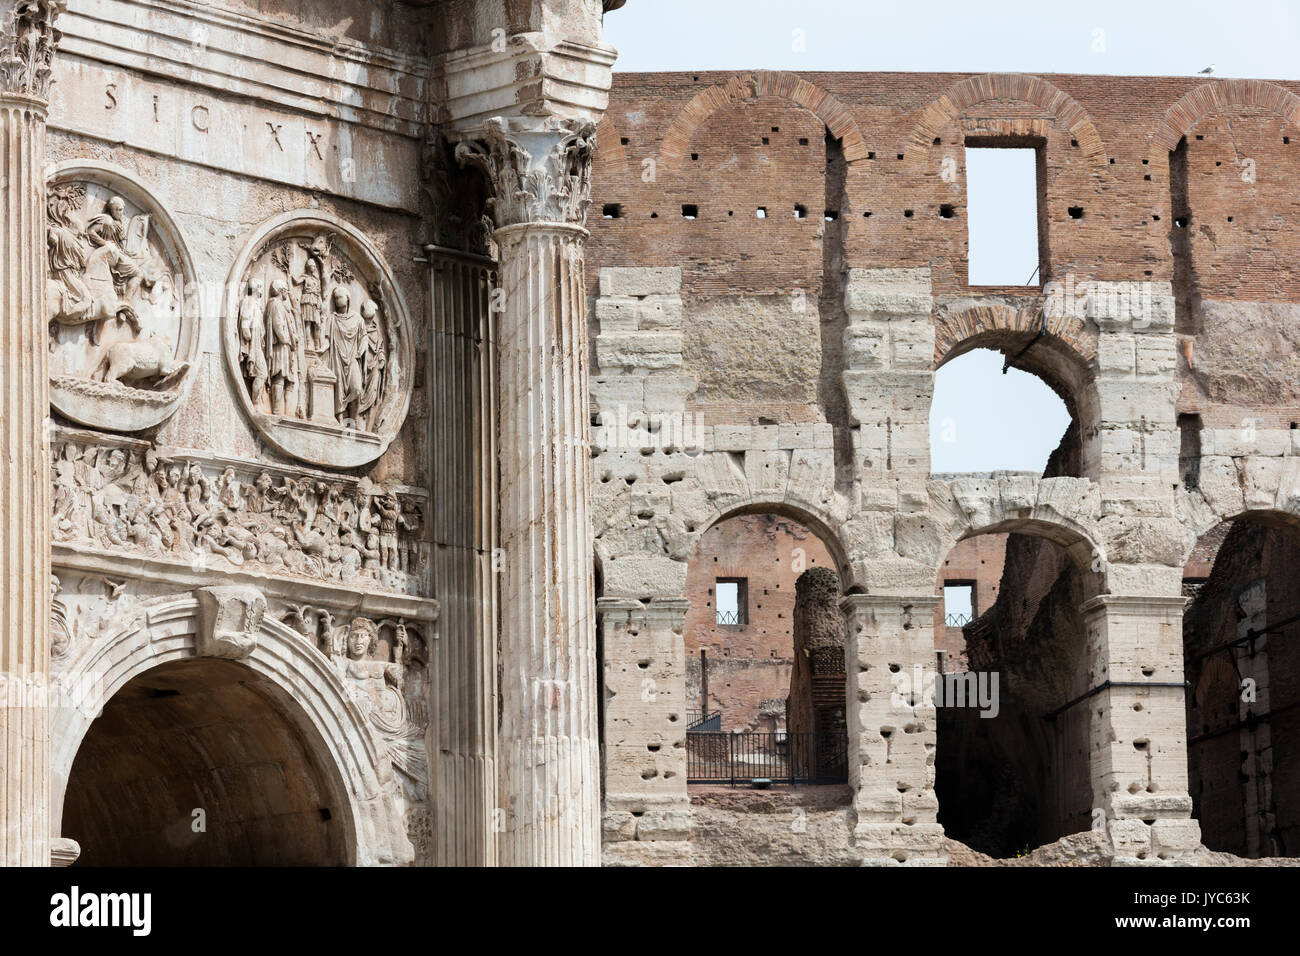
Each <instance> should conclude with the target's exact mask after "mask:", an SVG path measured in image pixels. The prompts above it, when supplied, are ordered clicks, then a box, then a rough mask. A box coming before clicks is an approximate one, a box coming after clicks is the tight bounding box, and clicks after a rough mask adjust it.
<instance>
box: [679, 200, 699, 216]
mask: <svg viewBox="0 0 1300 956" xmlns="http://www.w3.org/2000/svg"><path fill="white" fill-rule="evenodd" d="M682 218H683V219H699V218H700V207H699V206H696V205H695V204H694V203H683V204H682Z"/></svg>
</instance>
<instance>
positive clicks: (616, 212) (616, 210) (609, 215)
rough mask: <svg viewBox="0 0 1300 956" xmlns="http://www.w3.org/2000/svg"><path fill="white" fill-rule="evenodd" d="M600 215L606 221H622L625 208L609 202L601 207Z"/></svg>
mask: <svg viewBox="0 0 1300 956" xmlns="http://www.w3.org/2000/svg"><path fill="white" fill-rule="evenodd" d="M600 214H601V215H602V216H604V217H605V218H606V219H622V218H623V207H622V205H620V204H619V203H616V202H607V203H605V205H603V206H601V207H600Z"/></svg>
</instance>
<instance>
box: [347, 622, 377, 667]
mask: <svg viewBox="0 0 1300 956" xmlns="http://www.w3.org/2000/svg"><path fill="white" fill-rule="evenodd" d="M378 642H379V627H378V625H376V624H375V622H374V621H372V620H370V618H368V617H358V618H355V619H353V621H352V626H351V627H350V628H349V629H348V657H350V658H352V659H353V660H354V661H359V660H361V659H362V658H364V657H365V656H366V655H367V654H369V653H370V652H371V651H373V650H374V649H375V645H376V644H377V643H378Z"/></svg>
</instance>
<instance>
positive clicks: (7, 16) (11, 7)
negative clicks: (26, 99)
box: [0, 0, 67, 99]
mask: <svg viewBox="0 0 1300 956" xmlns="http://www.w3.org/2000/svg"><path fill="white" fill-rule="evenodd" d="M66 6H67V4H66V2H65V0H0V94H4V93H22V94H25V95H27V96H36V97H39V98H40V99H48V98H49V95H50V73H51V61H52V60H53V59H54V51H55V49H56V48H57V47H58V45H59V39H60V38H61V37H62V34H61V33H59V31H58V30H56V29H55V28H54V20H55V18H56V17H57V16H58V15H59V14H60V13H62V12H63V10H64V8H65V7H66Z"/></svg>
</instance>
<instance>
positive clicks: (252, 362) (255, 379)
mask: <svg viewBox="0 0 1300 956" xmlns="http://www.w3.org/2000/svg"><path fill="white" fill-rule="evenodd" d="M264 309H265V306H264V305H263V303H262V280H261V279H258V278H252V279H249V280H248V282H247V283H246V284H245V289H244V297H243V298H242V299H240V301H239V361H240V364H241V366H242V368H243V369H244V374H245V375H246V376H248V380H249V394H250V395H252V397H253V401H254V402H260V401H261V400H262V394H263V392H264V390H265V389H266V383H267V380H268V379H269V378H270V374H269V372H268V370H267V364H266V322H265V320H264V318H263V311H264Z"/></svg>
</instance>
